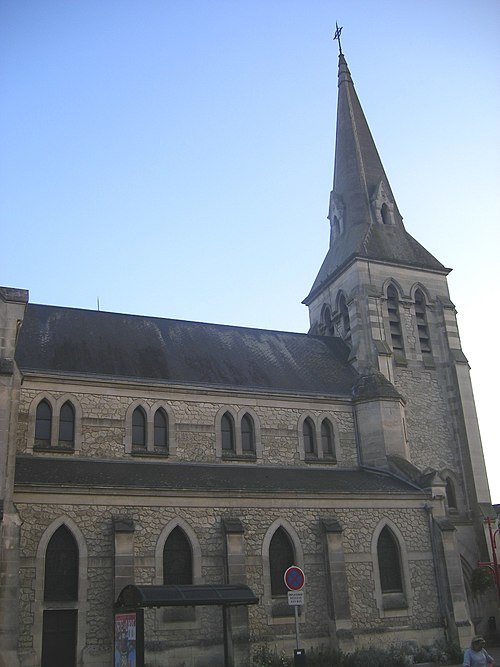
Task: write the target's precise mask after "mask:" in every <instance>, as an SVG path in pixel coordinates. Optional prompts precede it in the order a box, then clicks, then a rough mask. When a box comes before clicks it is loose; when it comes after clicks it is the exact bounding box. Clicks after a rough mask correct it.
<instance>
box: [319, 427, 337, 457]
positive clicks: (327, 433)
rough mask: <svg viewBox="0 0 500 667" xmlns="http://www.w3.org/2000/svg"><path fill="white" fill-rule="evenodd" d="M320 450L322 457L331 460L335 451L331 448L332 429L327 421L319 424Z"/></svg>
mask: <svg viewBox="0 0 500 667" xmlns="http://www.w3.org/2000/svg"><path fill="white" fill-rule="evenodd" d="M321 449H322V450H323V456H326V457H328V458H333V456H334V454H335V449H334V446H333V428H332V425H331V424H330V422H329V421H328V419H323V421H322V422H321Z"/></svg>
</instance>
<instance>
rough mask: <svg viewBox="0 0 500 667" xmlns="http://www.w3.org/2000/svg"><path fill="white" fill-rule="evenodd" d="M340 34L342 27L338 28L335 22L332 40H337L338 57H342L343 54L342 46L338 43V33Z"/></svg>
mask: <svg viewBox="0 0 500 667" xmlns="http://www.w3.org/2000/svg"><path fill="white" fill-rule="evenodd" d="M341 32H342V26H341V27H340V28H339V24H338V23H337V21H335V35H334V36H333V40H334V41H335V40H336V39H338V40H339V56H343V55H344V54H343V53H342V44H341V43H340V33H341Z"/></svg>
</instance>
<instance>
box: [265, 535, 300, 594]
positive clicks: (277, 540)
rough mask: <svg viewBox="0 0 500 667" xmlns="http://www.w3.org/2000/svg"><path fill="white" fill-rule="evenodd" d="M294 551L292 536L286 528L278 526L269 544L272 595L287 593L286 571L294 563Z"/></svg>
mask: <svg viewBox="0 0 500 667" xmlns="http://www.w3.org/2000/svg"><path fill="white" fill-rule="evenodd" d="M294 559H295V555H294V551H293V546H292V542H291V540H290V538H289V537H288V535H287V533H286V531H285V529H284V528H281V527H280V528H278V530H277V531H276V532H275V533H274V535H273V537H272V539H271V543H270V545H269V568H270V574H271V595H272V596H280V595H286V594H287V588H286V585H285V582H284V579H283V577H284V574H285V571H286V570H287V569H288V568H289V567H290V566H291V565H293V564H294Z"/></svg>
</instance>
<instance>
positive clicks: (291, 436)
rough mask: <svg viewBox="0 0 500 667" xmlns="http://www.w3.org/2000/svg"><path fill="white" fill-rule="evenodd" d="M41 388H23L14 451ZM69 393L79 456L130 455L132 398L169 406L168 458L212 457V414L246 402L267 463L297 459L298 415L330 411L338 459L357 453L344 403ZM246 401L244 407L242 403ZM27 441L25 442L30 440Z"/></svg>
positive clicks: (23, 445)
mask: <svg viewBox="0 0 500 667" xmlns="http://www.w3.org/2000/svg"><path fill="white" fill-rule="evenodd" d="M47 393H49V394H50V395H51V396H52V397H53V398H54V399H57V398H59V397H60V396H62V395H68V394H67V392H65V391H54V390H52V391H51V390H50V386H49V385H48V386H47ZM42 395H43V394H42V392H41V391H37V390H34V389H26V388H25V389H23V391H22V396H21V406H20V414H19V428H18V437H17V448H18V452H26V451H27V449H28V444H29V443H28V432H29V429H28V422H29V410H30V406H31V405H32V403H33V401H35V404H36V403H37V402H38V401H39V400H40V398H41V397H42ZM69 397H70V398H71V397H73V398H74V399H76V400H77V401H78V402H79V404H80V406H81V408H82V443H81V447H80V451H79V455H80V456H84V457H91V458H93V457H95V458H123V457H130V454H126V453H125V447H124V438H125V426H126V423H125V420H126V414H127V409H128V408H129V406H130V405H131V404H132V403H134V402H135V401H137V400H139V399H140V400H141V402H142V404H143V405H144V406H152V405H154V404H155V403H157V402H158V401H162V402H163V403H164V404H165V405H168V406H169V407H170V408H171V411H172V413H173V415H174V420H175V426H176V446H177V449H176V454H175V456H173V457H172V458H173V459H174V460H179V461H192V462H205V463H213V462H215V461H216V460H217V458H216V448H215V442H216V436H215V428H216V426H215V419H216V415H217V413H218V411H219V410H220V409H221V408H222V407H225V408H228V409H229V408H232V409H233V410H234V411H235V412H239V411H240V410H245V409H248V408H251V409H252V411H253V413H254V414H255V415H256V416H257V418H258V420H259V422H260V427H261V434H262V462H263V463H267V464H276V465H280V464H286V465H297V464H300V457H299V446H298V443H299V440H298V421H299V418H300V416H301V415H303V414H305V413H306V412H307V413H310V414H313V415H320V414H324V415H325V416H326V415H327V414H328V415H333V420H334V421H335V424H336V425H337V426H338V429H339V432H340V442H336V443H335V445H336V449H337V458H338V461H339V465H341V466H343V467H353V466H356V465H357V454H356V447H355V440H354V424H353V417H352V410H351V408H350V406H345V405H338V406H336V405H333V404H328V403H325V405H324V409H318V407H317V405H314V406H313V407H312V408H311V406H310V405H308V404H307V403H306V402H304V407H303V409H301V408H298V407H296V403H294V404H293V405H291V404H290V405H287V403H286V401H283V400H281V401H280V400H277V401H276V402H275V404H274V405H273V403H272V402H270V401H269V399H268V400H267V401H266V402H265V405H258V404H257V405H256V404H255V401H252V402H248V403H246V404H245V403H244V402H241V403H235V402H234V397H228V398H227V402H223V401H224V399H219V401H218V402H216V401H207V400H201V399H200V398H196V397H195V396H193V400H186V399H185V398H183V399H178V398H176V394H175V393H173V392H171V391H167V390H165V391H164V392H156V393H154V394H153V393H152V392H148V395H147V396H146V397H141V396H139V395H135V396H131V395H127V396H125V395H119V394H116V393H112V394H111V393H109V392H105V391H103V393H86V392H85V393H84V392H81V391H80V392H75V393H72V394H69ZM245 405H247V408H245ZM32 444H33V443H31V445H32Z"/></svg>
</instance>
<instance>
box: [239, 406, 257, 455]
mask: <svg viewBox="0 0 500 667" xmlns="http://www.w3.org/2000/svg"><path fill="white" fill-rule="evenodd" d="M241 449H242V450H243V452H254V451H255V431H254V426H253V419H252V418H251V417H250V415H243V418H242V420H241Z"/></svg>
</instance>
